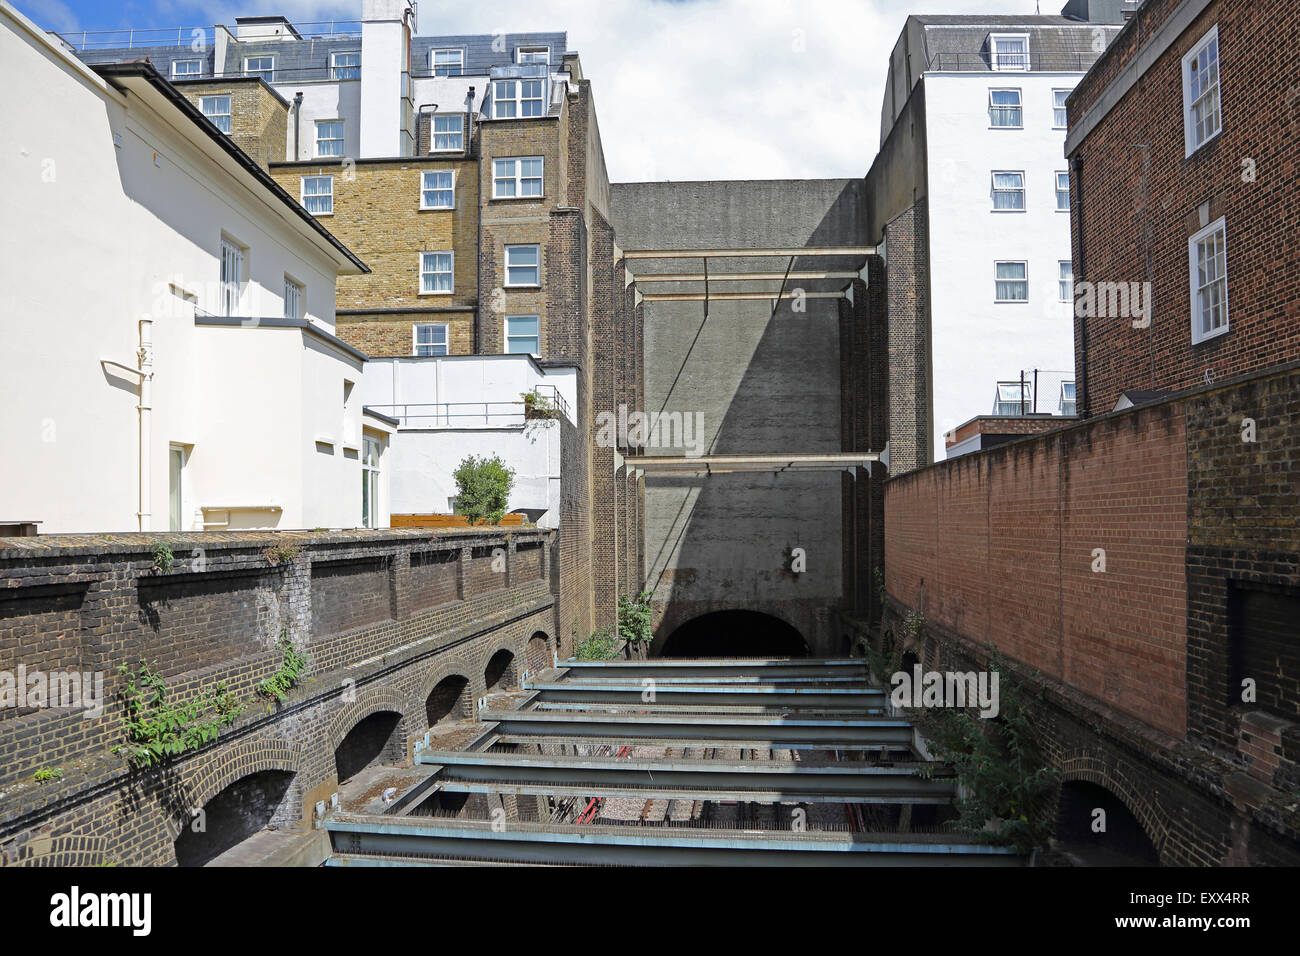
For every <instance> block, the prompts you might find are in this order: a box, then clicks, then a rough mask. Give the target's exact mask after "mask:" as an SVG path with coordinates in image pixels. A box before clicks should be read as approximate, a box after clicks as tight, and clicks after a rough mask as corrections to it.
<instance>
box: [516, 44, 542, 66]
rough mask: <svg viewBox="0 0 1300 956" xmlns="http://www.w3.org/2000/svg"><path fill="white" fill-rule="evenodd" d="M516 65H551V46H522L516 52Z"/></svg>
mask: <svg viewBox="0 0 1300 956" xmlns="http://www.w3.org/2000/svg"><path fill="white" fill-rule="evenodd" d="M515 62H516V63H550V62H551V48H550V47H549V46H521V47H519V49H517V50H515Z"/></svg>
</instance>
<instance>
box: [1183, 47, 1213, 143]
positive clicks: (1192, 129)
mask: <svg viewBox="0 0 1300 956" xmlns="http://www.w3.org/2000/svg"><path fill="white" fill-rule="evenodd" d="M1222 125H1223V117H1222V114H1221V113H1220V102H1219V28H1218V26H1217V25H1215V26H1214V27H1213V28H1211V30H1210V32H1209V33H1207V34H1206V35H1205V36H1204V37H1202V38H1201V42H1200V43H1198V44H1197V45H1196V46H1195V47H1193V48H1192V50H1191V52H1190V53H1188V54H1187V55H1186V56H1185V57H1183V131H1184V138H1185V140H1186V146H1187V155H1188V156H1190V155H1192V153H1194V152H1196V151H1197V150H1198V149H1200V148H1201V147H1202V146H1204V145H1205V144H1206V143H1208V142H1209V141H1210V140H1212V139H1213V138H1214V137H1215V136H1217V135H1219V130H1220V129H1221V128H1222Z"/></svg>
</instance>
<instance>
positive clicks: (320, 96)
mask: <svg viewBox="0 0 1300 956" xmlns="http://www.w3.org/2000/svg"><path fill="white" fill-rule="evenodd" d="M273 86H274V88H275V91H276V92H277V93H279V94H280V95H281V96H283V97H284V98H285V99H286V100H288V101H289V117H288V123H289V134H288V136H287V137H286V138H285V143H284V150H285V154H286V155H285V159H289V160H293V159H304V160H305V159H315V158H316V121H317V120H332V119H341V120H343V154H344V156H351V157H353V158H354V159H355V158H356V157H358V156H360V155H361V81H360V80H308V81H296V82H286V83H275V84H273ZM298 93H301V94H302V119H301V120H300V121H299V122H300V126H299V129H298V154H297V155H296V156H295V155H294V152H293V136H294V122H295V120H294V117H293V98H294V96H296V95H297V94H298Z"/></svg>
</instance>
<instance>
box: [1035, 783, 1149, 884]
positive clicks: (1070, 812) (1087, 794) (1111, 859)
mask: <svg viewBox="0 0 1300 956" xmlns="http://www.w3.org/2000/svg"><path fill="white" fill-rule="evenodd" d="M1055 838H1056V839H1055V841H1054V842H1055V845H1056V848H1057V850H1058V851H1059V852H1062V853H1064V854H1066V855H1067V856H1068V858H1069V859H1070V862H1071V864H1072V865H1074V866H1109V867H1114V866H1138V867H1148V866H1159V864H1160V855H1159V853H1158V852H1157V850H1156V847H1155V844H1154V843H1152V842H1151V838H1150V837H1149V836H1147V833H1146V831H1145V829H1143V826H1142V823H1141V821H1139V820H1138V818H1137V817H1136V816H1135V815H1134V814H1133V812H1132V811H1131V810H1130V809H1129V808H1128V807H1127V806H1125V805H1124V803H1123V802H1122V801H1121V800H1120V799H1119V797H1117V796H1116V795H1115V794H1113V793H1111V792H1110V791H1109V790H1107V789H1106V788H1105V787H1102V786H1099V785H1097V784H1095V783H1089V782H1087V781H1083V780H1072V781H1067V782H1066V783H1063V784H1061V794H1060V801H1059V803H1058V809H1057V819H1056V833H1055Z"/></svg>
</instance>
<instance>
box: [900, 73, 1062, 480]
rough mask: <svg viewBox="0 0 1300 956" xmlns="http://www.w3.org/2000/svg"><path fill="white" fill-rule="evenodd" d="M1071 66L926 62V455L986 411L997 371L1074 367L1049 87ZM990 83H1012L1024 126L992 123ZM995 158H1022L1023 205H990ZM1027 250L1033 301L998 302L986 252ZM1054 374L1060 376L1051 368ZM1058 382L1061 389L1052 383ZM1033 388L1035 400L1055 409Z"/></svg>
mask: <svg viewBox="0 0 1300 956" xmlns="http://www.w3.org/2000/svg"><path fill="white" fill-rule="evenodd" d="M1078 80H1079V74H1077V73H1070V74H1043V73H1034V74H1030V73H994V74H989V73H981V74H964V73H927V74H926V75H925V77H924V79H923V80H922V82H924V83H925V104H926V138H927V149H928V166H929V184H928V185H929V206H930V210H929V211H930V302H931V321H932V334H931V343H932V350H933V383H934V423H935V433H934V436H933V438H934V460H935V461H942V460H943V459H944V457H945V456H946V451H945V448H944V437H943V436H944V433H945V432H947V431H949V430H951V429H953V428H955V427H956V426H958V425H960V424H962V423H963V422H965V421H967V420H969V419H971V418H973V417H975V416H976V415H987V414H989V413H990V412H991V411H992V407H993V396H994V391H995V387H996V383H997V381H998V380H999V379H1007V380H1011V379H1014V378H1015V377H1016V376H1017V374H1018V372H1019V370H1020V369H1033V368H1040V369H1053V370H1058V369H1059V370H1072V369H1073V368H1074V327H1073V318H1072V316H1073V311H1072V306H1071V304H1070V303H1069V302H1061V301H1060V297H1059V294H1058V286H1057V278H1058V274H1057V268H1058V265H1057V264H1058V262H1059V261H1061V260H1069V259H1070V217H1069V213H1067V212H1057V211H1056V193H1055V186H1056V183H1055V173H1056V171H1057V170H1062V171H1063V170H1065V169H1067V164H1066V161H1065V158H1064V149H1065V131H1064V130H1061V129H1053V128H1052V91H1053V90H1054V89H1073V87H1074V85H1075V84H1076V83H1077V82H1078ZM991 87H1010V88H1017V87H1018V88H1020V90H1021V102H1022V104H1023V110H1024V125H1023V128H1022V129H1018V130H1011V129H991V128H990V126H989V122H990V121H989V112H988V97H989V89H990V88H991ZM993 170H1024V172H1025V191H1026V195H1025V200H1026V202H1025V204H1026V210H1027V211H1026V212H1023V213H1004V212H996V213H995V212H992V208H993V198H992V195H991V192H990V188H991V173H992V171H993ZM1000 259H1007V260H1026V261H1027V262H1028V264H1029V269H1028V276H1029V302H1028V303H1027V304H1000V303H995V302H994V276H995V271H994V262H995V261H997V260H1000ZM1056 378H1057V379H1059V378H1060V376H1056ZM1058 390H1059V389H1058ZM1056 397H1057V396H1056V395H1052V396H1050V398H1051V403H1050V407H1046V408H1045V407H1044V405H1043V401H1042V399H1041V398H1040V403H1039V411H1052V412H1055V411H1056Z"/></svg>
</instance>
